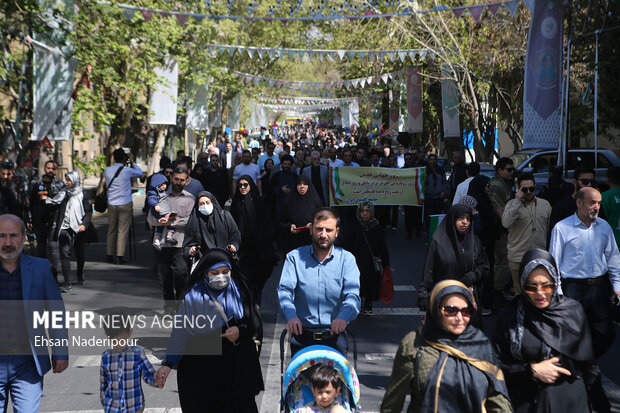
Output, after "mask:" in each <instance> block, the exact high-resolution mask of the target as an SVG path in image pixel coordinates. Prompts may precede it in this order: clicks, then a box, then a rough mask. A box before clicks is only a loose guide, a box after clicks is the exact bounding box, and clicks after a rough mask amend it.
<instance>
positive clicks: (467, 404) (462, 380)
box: [418, 280, 509, 413]
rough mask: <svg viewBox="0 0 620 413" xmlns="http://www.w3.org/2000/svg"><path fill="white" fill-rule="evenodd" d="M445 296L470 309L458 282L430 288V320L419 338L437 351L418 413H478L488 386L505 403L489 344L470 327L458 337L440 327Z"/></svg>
mask: <svg viewBox="0 0 620 413" xmlns="http://www.w3.org/2000/svg"><path fill="white" fill-rule="evenodd" d="M449 294H459V295H460V296H462V297H463V298H464V299H465V300H466V301H467V303H468V305H470V306H472V307H473V306H474V302H473V296H472V294H471V292H470V291H469V289H468V288H467V287H466V286H465V284H463V283H461V282H459V281H455V280H444V281H441V282H439V283H437V285H435V287H434V288H433V290H432V292H431V297H430V312H429V315H430V317H429V318H428V319H427V323H426V325H425V326H424V328H423V330H422V335H423V340H424V345H427V346H431V347H433V348H435V349H437V350H439V352H440V354H439V359H438V360H437V362H435V364H434V365H433V367H432V368H431V370H430V371H429V373H428V377H427V378H426V383H425V385H424V389H423V400H422V408H421V412H437V411H439V412H468V413H469V412H482V411H483V410H482V408H483V406H484V401H485V400H486V398H487V396H488V391H489V386H493V388H494V389H495V391H497V392H498V393H501V394H502V395H504V396H505V397H506V399H509V396H508V389H507V388H506V383H505V381H504V375H503V373H502V371H501V369H500V368H499V367H498V366H497V361H496V359H495V353H494V352H493V347H492V346H491V342H490V341H489V339H488V338H487V337H486V336H485V335H484V333H482V332H481V331H480V330H478V329H477V328H476V327H474V326H473V325H471V323H470V324H468V326H467V327H466V328H465V330H464V331H463V333H461V334H459V335H454V334H452V333H450V332H448V331H447V330H446V329H445V328H444V327H443V325H442V323H441V309H440V307H441V304H442V301H443V299H444V298H445V297H446V296H447V295H449ZM418 362H419V359H418ZM418 368H419V367H418ZM420 387H421V386H420Z"/></svg>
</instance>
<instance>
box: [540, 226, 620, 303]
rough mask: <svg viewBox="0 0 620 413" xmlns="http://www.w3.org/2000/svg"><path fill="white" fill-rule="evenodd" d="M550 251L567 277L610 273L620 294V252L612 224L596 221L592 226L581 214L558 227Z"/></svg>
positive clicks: (553, 232)
mask: <svg viewBox="0 0 620 413" xmlns="http://www.w3.org/2000/svg"><path fill="white" fill-rule="evenodd" d="M549 252H550V253H551V255H553V258H555V261H556V263H557V264H558V267H559V269H560V275H561V276H562V277H563V278H582V279H583V278H594V277H599V276H601V275H603V274H605V273H607V272H608V273H609V279H610V281H611V285H612V286H613V289H614V291H620V252H618V246H617V245H616V241H615V239H614V234H613V232H612V230H611V227H610V226H609V224H608V223H607V222H606V221H604V220H602V219H601V218H596V220H595V221H594V222H592V224H591V225H590V226H589V227H586V226H585V225H584V224H583V222H581V220H580V219H579V218H578V217H577V214H574V215H571V216H570V217H568V218H566V219H563V220H562V221H560V222H558V223H557V224H555V227H553V230H552V231H551V242H550V245H549Z"/></svg>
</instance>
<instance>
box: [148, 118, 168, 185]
mask: <svg viewBox="0 0 620 413" xmlns="http://www.w3.org/2000/svg"><path fill="white" fill-rule="evenodd" d="M165 144H166V127H165V126H161V127H160V129H159V130H158V131H157V140H156V141H155V148H153V155H151V161H150V162H149V167H148V171H147V173H146V176H151V175H153V174H154V173H155V168H156V167H158V166H159V161H160V160H161V152H162V150H163V149H164V145H165Z"/></svg>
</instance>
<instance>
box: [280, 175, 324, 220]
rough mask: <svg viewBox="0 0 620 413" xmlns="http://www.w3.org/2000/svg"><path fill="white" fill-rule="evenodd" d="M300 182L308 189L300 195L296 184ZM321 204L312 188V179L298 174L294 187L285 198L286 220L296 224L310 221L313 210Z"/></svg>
mask: <svg viewBox="0 0 620 413" xmlns="http://www.w3.org/2000/svg"><path fill="white" fill-rule="evenodd" d="M302 182H303V183H305V184H306V185H308V191H307V192H306V194H305V195H300V194H299V192H298V191H297V185H299V184H300V183H302ZM322 206H323V204H322V203H321V199H320V198H319V195H318V194H317V192H316V190H315V189H314V185H312V179H311V178H308V177H307V176H304V175H300V176H298V177H297V182H296V183H295V188H294V189H293V190H292V191H291V192H290V193H289V194H288V195H287V197H286V200H285V205H284V208H285V213H286V215H287V217H288V221H289V222H291V223H293V224H295V225H296V226H304V225H306V224H307V223H308V222H310V220H311V219H312V214H313V213H314V211H316V210H317V208H320V207H322Z"/></svg>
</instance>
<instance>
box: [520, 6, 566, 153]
mask: <svg viewBox="0 0 620 413" xmlns="http://www.w3.org/2000/svg"><path fill="white" fill-rule="evenodd" d="M563 8H564V6H563V5H562V2H561V0H546V1H540V0H538V1H536V2H535V4H534V15H533V16H532V22H531V24H530V32H529V36H528V42H527V54H526V55H525V76H524V88H523V91H524V93H523V149H529V148H545V149H555V148H557V147H558V143H559V141H560V136H561V109H560V107H561V104H560V96H561V86H560V85H561V84H562V22H563V18H564V10H563Z"/></svg>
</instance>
